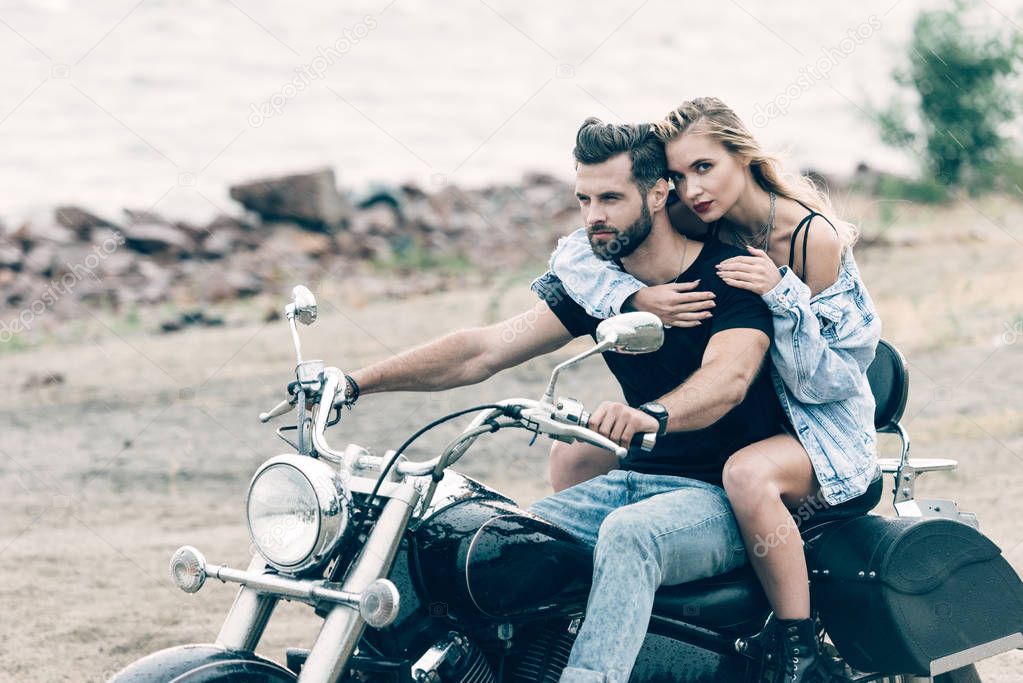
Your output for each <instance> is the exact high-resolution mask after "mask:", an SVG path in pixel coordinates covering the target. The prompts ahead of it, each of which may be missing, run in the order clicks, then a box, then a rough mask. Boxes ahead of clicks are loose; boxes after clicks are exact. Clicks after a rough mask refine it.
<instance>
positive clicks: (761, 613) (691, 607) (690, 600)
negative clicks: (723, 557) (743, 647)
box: [653, 564, 771, 635]
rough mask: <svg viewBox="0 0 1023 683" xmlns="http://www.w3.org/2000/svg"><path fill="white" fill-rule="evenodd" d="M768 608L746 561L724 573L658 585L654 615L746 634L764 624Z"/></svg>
mask: <svg viewBox="0 0 1023 683" xmlns="http://www.w3.org/2000/svg"><path fill="white" fill-rule="evenodd" d="M770 609H771V608H770V606H768V604H767V597H766V596H765V595H764V590H763V588H761V587H760V581H759V580H758V579H757V577H756V574H754V573H753V568H752V567H750V565H749V564H745V565H743V566H742V567H739V568H738V569H734V570H732V571H730V572H728V573H726V574H719V575H718V576H711V577H708V578H706V579H700V580H698V581H690V582H688V583H680V584H678V585H676V586H661V587H660V588H659V589H658V590H657V594H656V595H655V596H654V610H653V614H654V616H655V617H658V616H660V617H666V618H668V619H673V620H676V621H683V622H685V623H687V624H693V625H695V626H702V627H704V628H708V629H711V630H714V631H718V632H720V633H725V634H728V635H748V634H750V633H755V632H756V631H758V630H759V629H760V627H761V626H763V625H764V621H765V620H766V619H767V615H768V612H770Z"/></svg>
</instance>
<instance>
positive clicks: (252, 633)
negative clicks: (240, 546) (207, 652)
mask: <svg viewBox="0 0 1023 683" xmlns="http://www.w3.org/2000/svg"><path fill="white" fill-rule="evenodd" d="M248 571H250V572H253V573H256V574H262V573H263V572H264V571H266V562H265V561H264V560H263V558H261V557H259V556H256V557H253V558H252V562H250V563H249V568H248ZM276 606H277V598H276V597H275V596H273V595H267V594H266V593H258V592H256V591H254V590H253V589H251V588H247V587H245V586H242V587H241V588H240V589H239V590H238V595H237V596H235V599H234V604H233V605H231V610H230V611H229V612H228V613H227V618H226V619H224V624H223V625H222V626H221V627H220V633H219V634H218V635H217V641H216V644H217V645H219V646H220V647H223V648H227V649H229V650H248V651H253V650H255V649H256V645H258V644H259V639H260V638H262V637H263V631H264V630H265V629H266V623H267V622H268V621H270V615H271V614H272V613H273V611H274V607H276Z"/></svg>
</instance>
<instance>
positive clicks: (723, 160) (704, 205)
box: [665, 127, 748, 223]
mask: <svg viewBox="0 0 1023 683" xmlns="http://www.w3.org/2000/svg"><path fill="white" fill-rule="evenodd" d="M665 153H666V154H667V157H668V177H670V178H671V180H672V182H674V183H675V190H676V191H677V192H678V195H679V197H680V198H681V199H682V201H683V202H684V203H685V205H686V206H688V207H689V208H690V209H692V211H693V213H695V214H696V215H697V216H699V217H700V219H701V220H702V221H703V222H704V223H710V222H712V221H716V220H717V219H719V218H721V217H722V216H724V215H725V214H726V213H728V211H729V210H730V209H731V208H732V206H734V205H735V202H736V201H737V200H738V199H739V195H741V194H742V191H743V189H744V188H745V186H746V173H747V168H748V166H747V165H746V164H743V163H742V162H741V161H740V160H739V159H738V158H736V157H735V156H734V155H733V154H731V153H730V152H729V151H728V150H726V149H725V147H724V145H722V144H721V143H720V142H718V141H717V140H715V139H714V138H713V137H712V136H711V135H709V134H707V133H705V132H701V131H700V130H699V128H698V127H694V129H690V130H689V131H686V132H685V133H683V134H682V135H680V136H678V137H676V138H674V139H673V140H671V141H669V142H668V144H667V145H666V146H665Z"/></svg>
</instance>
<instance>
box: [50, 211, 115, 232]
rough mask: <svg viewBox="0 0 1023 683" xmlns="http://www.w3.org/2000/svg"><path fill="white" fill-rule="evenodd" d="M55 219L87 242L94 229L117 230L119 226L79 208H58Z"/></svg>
mask: <svg viewBox="0 0 1023 683" xmlns="http://www.w3.org/2000/svg"><path fill="white" fill-rule="evenodd" d="M54 217H55V218H56V219H57V222H58V223H59V224H60V225H63V226H64V227H65V228H68V229H69V230H71V231H72V232H74V233H75V234H76V235H77V236H78V239H82V240H87V239H89V238H90V237H91V235H92V231H93V229H94V228H116V227H117V226H116V225H114V224H113V223H111V222H110V221H108V220H106V219H105V218H100V217H99V216H97V215H95V214H93V213H89V212H88V211H86V210H85V209H83V208H81V207H78V206H58V207H57V208H56V209H55V210H54Z"/></svg>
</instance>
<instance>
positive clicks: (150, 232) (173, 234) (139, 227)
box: [124, 223, 195, 257]
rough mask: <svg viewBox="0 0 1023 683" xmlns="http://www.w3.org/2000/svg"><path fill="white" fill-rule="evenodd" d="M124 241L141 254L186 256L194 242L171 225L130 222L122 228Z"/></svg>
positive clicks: (192, 247) (191, 249) (192, 248)
mask: <svg viewBox="0 0 1023 683" xmlns="http://www.w3.org/2000/svg"><path fill="white" fill-rule="evenodd" d="M124 239H125V243H126V244H127V245H128V247H129V248H130V249H133V250H135V251H137V252H140V253H142V254H154V255H167V256H175V257H181V256H186V255H188V254H190V253H192V251H193V250H194V249H195V244H194V243H193V241H192V240H191V238H189V237H188V235H186V234H185V233H183V232H181V231H180V230H178V229H177V228H175V227H174V226H172V225H161V224H159V223H132V224H130V225H128V226H127V227H126V228H125V229H124Z"/></svg>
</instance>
